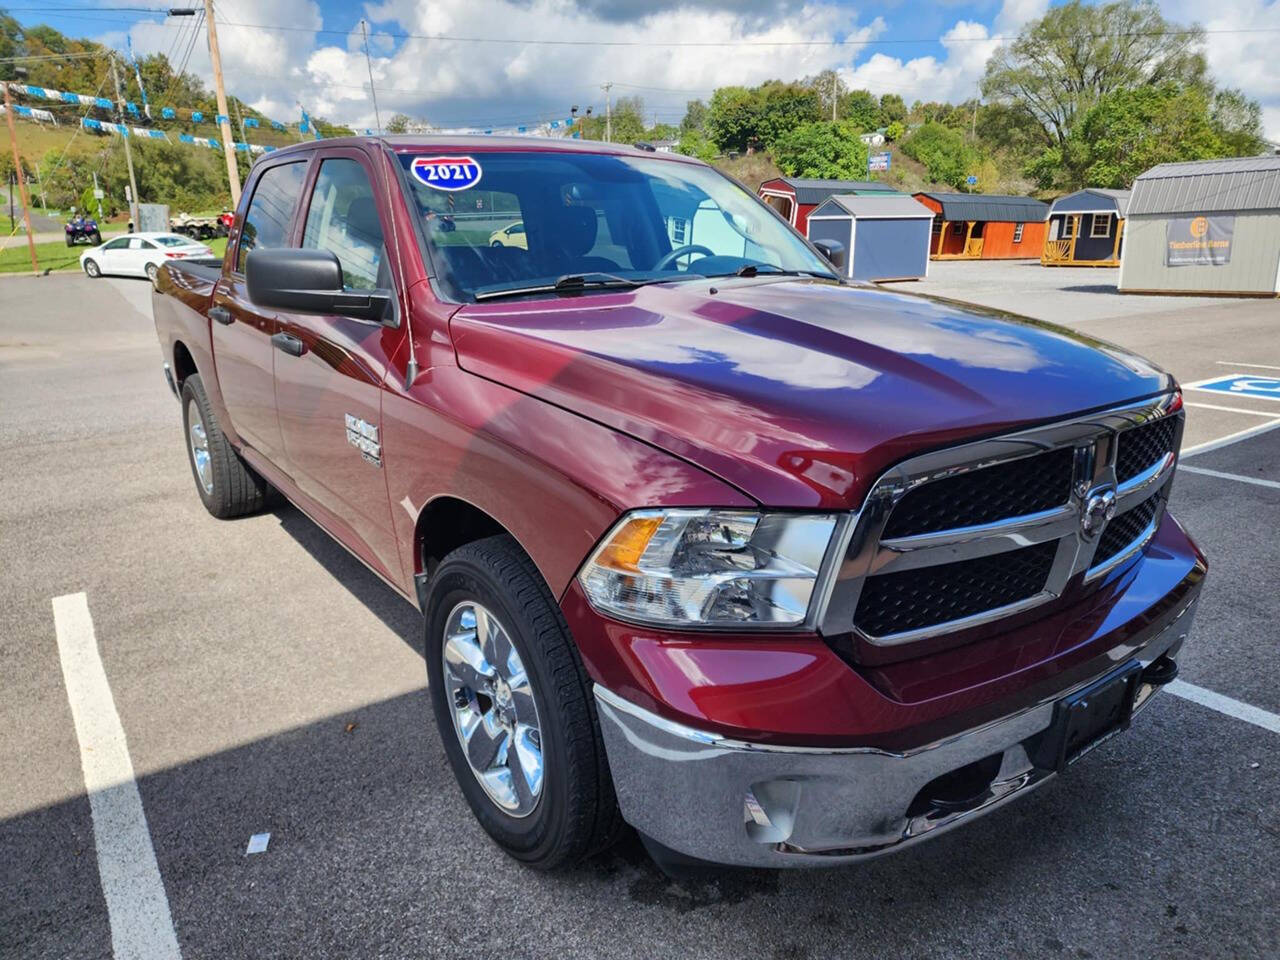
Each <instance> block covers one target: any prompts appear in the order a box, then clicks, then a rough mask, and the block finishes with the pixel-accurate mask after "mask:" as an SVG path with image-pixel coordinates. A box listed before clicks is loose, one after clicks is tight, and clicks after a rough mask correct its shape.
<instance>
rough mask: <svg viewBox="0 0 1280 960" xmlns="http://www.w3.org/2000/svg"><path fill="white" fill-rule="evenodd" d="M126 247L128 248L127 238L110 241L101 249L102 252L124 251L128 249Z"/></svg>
mask: <svg viewBox="0 0 1280 960" xmlns="http://www.w3.org/2000/svg"><path fill="white" fill-rule="evenodd" d="M128 246H129V238H128V237H121V238H120V239H118V240H112V241H111V242H110V243H108V244H107V245H106V246H105V247H103V248H102V249H103V250H125V249H127V248H128Z"/></svg>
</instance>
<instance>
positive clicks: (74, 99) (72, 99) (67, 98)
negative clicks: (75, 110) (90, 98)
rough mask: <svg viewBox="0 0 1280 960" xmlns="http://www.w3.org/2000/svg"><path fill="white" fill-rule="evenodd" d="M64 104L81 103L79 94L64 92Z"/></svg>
mask: <svg viewBox="0 0 1280 960" xmlns="http://www.w3.org/2000/svg"><path fill="white" fill-rule="evenodd" d="M62 102H63V103H79V102H80V94H78V93H66V92H65V91H64V92H63V94H62Z"/></svg>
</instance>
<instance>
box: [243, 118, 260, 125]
mask: <svg viewBox="0 0 1280 960" xmlns="http://www.w3.org/2000/svg"><path fill="white" fill-rule="evenodd" d="M244 125H245V126H246V127H256V126H258V125H259V124H258V118H257V117H245V118H244Z"/></svg>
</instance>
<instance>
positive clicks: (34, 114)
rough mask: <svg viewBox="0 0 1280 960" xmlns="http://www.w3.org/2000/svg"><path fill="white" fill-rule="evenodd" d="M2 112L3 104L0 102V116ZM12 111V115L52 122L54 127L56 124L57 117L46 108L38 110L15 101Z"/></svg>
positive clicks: (3, 110)
mask: <svg viewBox="0 0 1280 960" xmlns="http://www.w3.org/2000/svg"><path fill="white" fill-rule="evenodd" d="M4 112H5V109H4V104H3V103H0V116H2V115H3V114H4ZM13 113H14V116H17V117H26V118H27V119H28V120H39V121H40V122H41V123H52V124H53V125H54V126H55V127H56V126H57V125H58V120H57V118H56V117H54V115H53V114H52V113H50V112H49V111H48V110H40V109H38V108H36V107H24V106H23V105H22V104H20V103H15V104H14V105H13Z"/></svg>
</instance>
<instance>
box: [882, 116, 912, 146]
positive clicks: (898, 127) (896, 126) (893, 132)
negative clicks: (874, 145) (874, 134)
mask: <svg viewBox="0 0 1280 960" xmlns="http://www.w3.org/2000/svg"><path fill="white" fill-rule="evenodd" d="M906 132H907V127H906V125H905V124H904V123H903V122H902V121H901V120H893V121H891V122H890V123H889V125H888V126H887V127H885V130H884V138H885V139H886V140H888V141H889V142H891V143H892V142H893V141H895V140H901V139H902V135H903V134H904V133H906Z"/></svg>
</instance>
